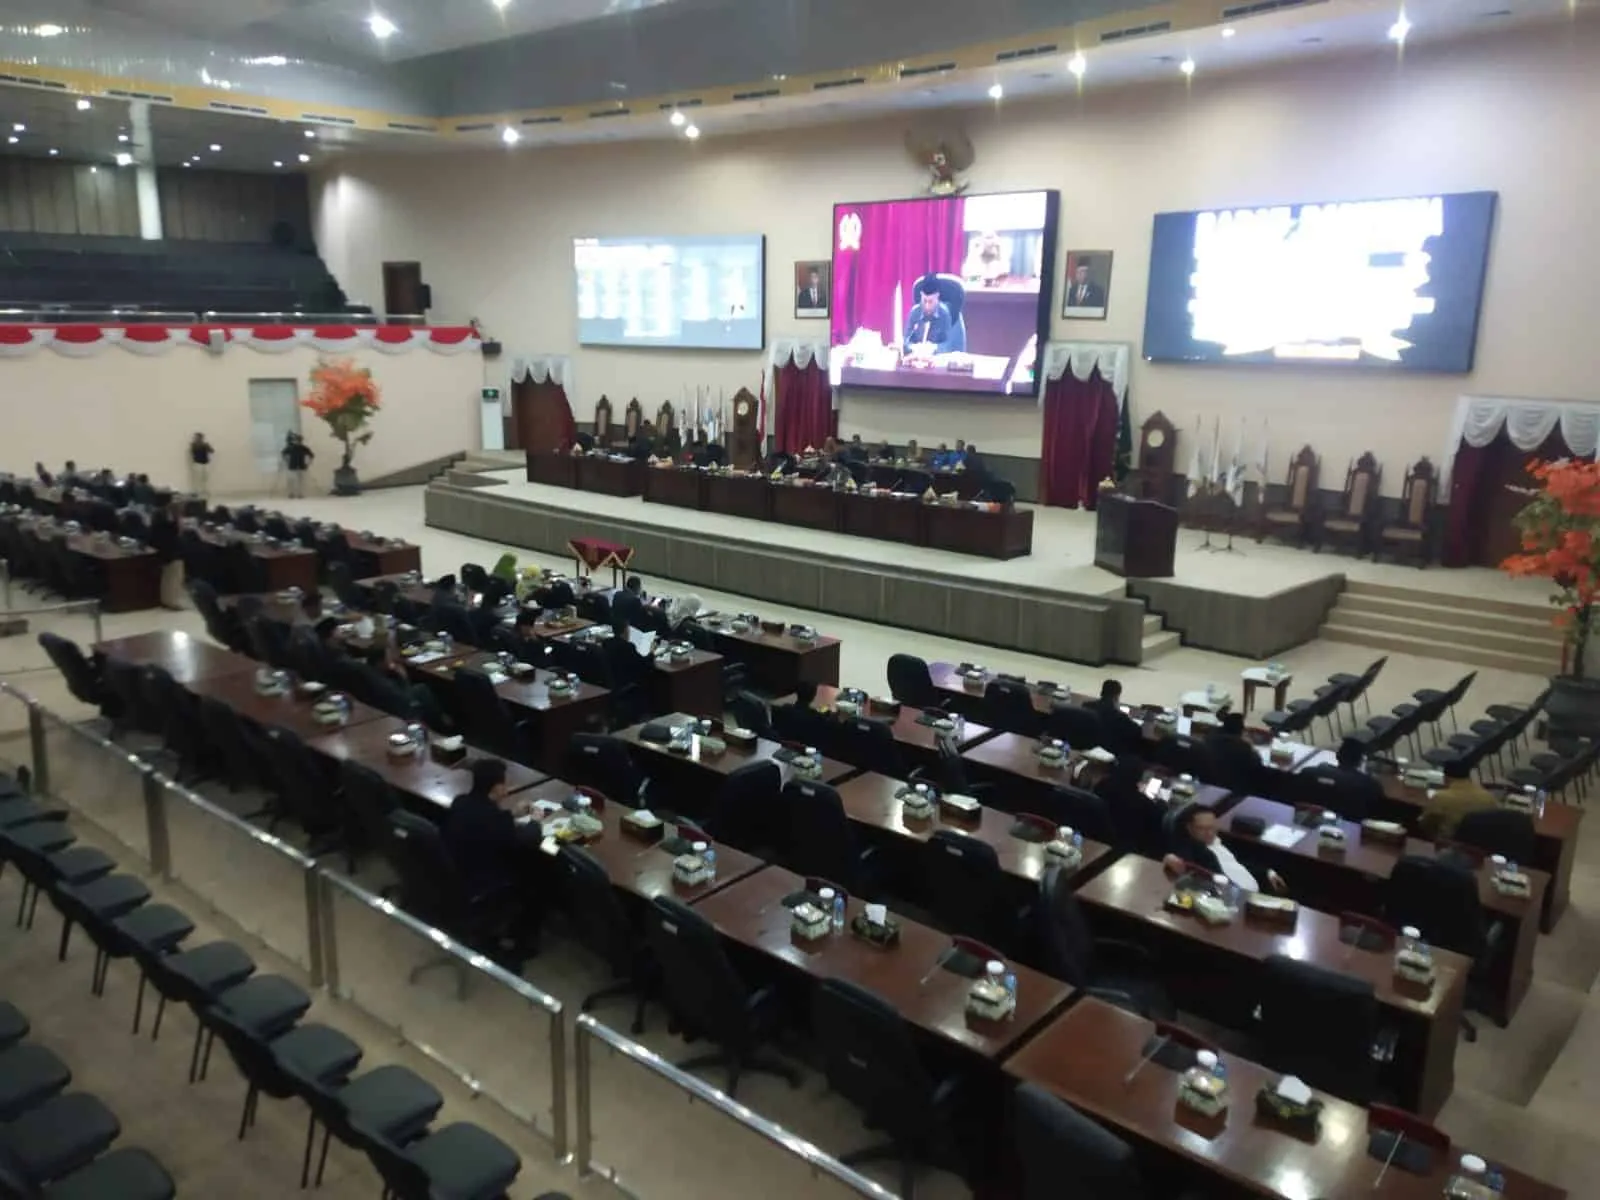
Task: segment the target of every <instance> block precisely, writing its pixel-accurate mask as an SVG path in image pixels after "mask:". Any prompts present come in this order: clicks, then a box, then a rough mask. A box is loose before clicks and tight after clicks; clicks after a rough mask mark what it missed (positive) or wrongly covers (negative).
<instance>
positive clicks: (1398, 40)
mask: <svg viewBox="0 0 1600 1200" xmlns="http://www.w3.org/2000/svg"><path fill="white" fill-rule="evenodd" d="M1410 32H1411V22H1410V21H1408V20H1407V19H1406V10H1405V9H1403V8H1402V9H1401V10H1400V16H1399V18H1398V19H1397V20H1396V21H1395V23H1394V24H1393V25H1391V26H1389V40H1390V41H1391V42H1394V43H1395V44H1396V45H1399V46H1404V45H1405V44H1406V35H1407V34H1408V33H1410Z"/></svg>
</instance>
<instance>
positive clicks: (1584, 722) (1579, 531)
mask: <svg viewBox="0 0 1600 1200" xmlns="http://www.w3.org/2000/svg"><path fill="white" fill-rule="evenodd" d="M1529 470H1530V472H1531V474H1532V475H1533V477H1534V478H1535V479H1536V480H1538V481H1539V484H1540V486H1539V487H1537V488H1518V489H1515V490H1517V491H1520V492H1522V493H1523V494H1525V495H1527V496H1529V497H1531V499H1530V500H1529V502H1528V504H1527V506H1526V507H1524V508H1523V509H1522V511H1521V512H1519V513H1518V514H1517V515H1516V517H1515V518H1514V521H1513V523H1514V524H1515V525H1516V527H1517V529H1518V531H1519V532H1520V533H1521V534H1522V553H1520V554H1513V555H1511V557H1509V558H1507V559H1506V560H1505V561H1504V562H1502V563H1501V564H1500V569H1501V570H1503V571H1507V572H1509V573H1510V574H1512V575H1530V576H1541V577H1543V578H1546V579H1549V580H1551V581H1552V582H1553V583H1554V584H1555V586H1556V590H1555V592H1554V593H1552V594H1551V597H1550V602H1551V603H1552V604H1554V605H1556V606H1557V607H1558V608H1559V609H1560V612H1559V614H1558V615H1557V617H1556V620H1557V622H1558V623H1559V624H1560V625H1561V626H1562V628H1563V629H1564V630H1565V633H1566V646H1567V648H1566V652H1565V654H1564V655H1563V662H1562V672H1561V674H1560V675H1557V676H1556V677H1554V678H1553V679H1552V680H1551V681H1550V682H1551V692H1550V699H1549V701H1548V703H1547V704H1546V712H1547V714H1548V716H1549V721H1550V729H1551V733H1552V734H1555V735H1557V736H1559V735H1563V734H1565V735H1569V736H1579V737H1595V736H1600V680H1596V679H1591V678H1590V677H1589V673H1588V671H1587V670H1586V663H1585V658H1586V656H1587V653H1588V649H1589V645H1590V634H1591V633H1592V632H1593V631H1594V621H1595V619H1596V618H1597V617H1600V613H1597V612H1596V611H1595V602H1596V599H1597V597H1600V465H1597V464H1596V463H1593V462H1579V461H1575V460H1573V459H1561V460H1559V461H1557V462H1536V463H1534V464H1533V465H1532V466H1531V467H1530V468H1529Z"/></svg>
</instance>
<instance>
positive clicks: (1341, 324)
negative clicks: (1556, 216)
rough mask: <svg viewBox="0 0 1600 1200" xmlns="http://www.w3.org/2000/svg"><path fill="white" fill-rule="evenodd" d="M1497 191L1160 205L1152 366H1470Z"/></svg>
mask: <svg viewBox="0 0 1600 1200" xmlns="http://www.w3.org/2000/svg"><path fill="white" fill-rule="evenodd" d="M1494 210H1495V193H1494V192H1460V193H1455V194H1451V195H1440V196H1415V197H1411V198H1408V199H1402V200H1357V201H1341V202H1336V203H1331V204H1281V205H1271V206H1265V207H1258V208H1231V209H1218V210H1213V211H1209V212H1187V213H1160V214H1158V215H1157V216H1156V219H1155V232H1154V235H1153V238H1152V243H1151V248H1150V292H1149V297H1148V301H1147V306H1146V309H1145V324H1144V356H1145V357H1146V358H1147V359H1150V360H1151V361H1153V362H1229V363H1234V362H1237V363H1317V364H1322V363H1326V364H1332V365H1347V366H1364V367H1389V368H1398V369H1404V370H1412V371H1447V372H1466V371H1470V370H1471V369H1472V356H1473V350H1474V347H1475V346H1476V343H1477V338H1478V308H1479V304H1480V302H1481V300H1482V298H1483V282H1484V274H1485V272H1486V270H1487V268H1488V262H1489V238H1490V233H1491V230H1492V228H1493V225H1494Z"/></svg>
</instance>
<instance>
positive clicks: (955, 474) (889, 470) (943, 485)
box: [867, 462, 983, 500]
mask: <svg viewBox="0 0 1600 1200" xmlns="http://www.w3.org/2000/svg"><path fill="white" fill-rule="evenodd" d="M909 471H916V472H918V473H920V474H923V475H927V476H929V477H930V478H931V479H932V480H933V488H934V491H936V492H938V493H939V494H940V495H943V494H944V493H945V492H954V493H955V494H956V495H957V496H959V497H960V498H961V499H963V500H971V499H972V498H973V497H974V496H976V495H977V494H978V493H979V492H981V491H982V490H983V480H981V479H979V478H978V477H977V476H976V475H969V474H967V472H965V471H948V470H946V469H944V468H943V467H941V468H939V469H938V470H937V471H936V470H934V469H933V468H932V467H930V466H929V465H928V464H927V463H926V462H915V463H908V462H893V463H888V462H875V463H871V464H869V465H868V467H867V479H868V480H869V481H870V482H871V483H873V484H875V485H876V486H878V487H881V488H893V487H903V486H904V485H905V478H906V473H907V472H909Z"/></svg>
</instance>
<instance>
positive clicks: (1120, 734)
mask: <svg viewBox="0 0 1600 1200" xmlns="http://www.w3.org/2000/svg"><path fill="white" fill-rule="evenodd" d="M1084 707H1085V708H1087V709H1088V710H1089V711H1090V712H1092V713H1094V714H1095V715H1096V716H1097V717H1099V718H1100V729H1101V733H1102V737H1101V744H1102V745H1103V746H1104V747H1105V748H1106V749H1107V750H1109V751H1111V753H1113V754H1128V753H1131V752H1133V751H1136V750H1138V749H1139V746H1140V744H1141V743H1142V742H1143V741H1144V729H1143V727H1142V726H1141V725H1140V724H1139V722H1137V721H1135V720H1134V719H1133V718H1132V717H1130V716H1129V715H1128V714H1127V713H1125V712H1123V711H1122V684H1120V683H1118V682H1117V681H1116V680H1115V679H1108V680H1106V681H1105V682H1104V683H1102V684H1101V685H1100V699H1098V700H1091V701H1089V703H1088V704H1086V705H1084Z"/></svg>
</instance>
